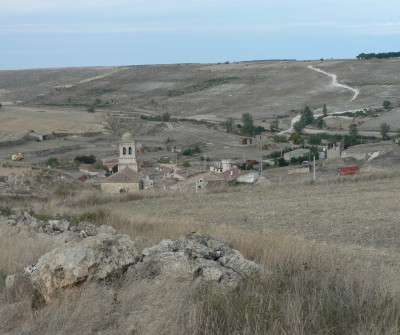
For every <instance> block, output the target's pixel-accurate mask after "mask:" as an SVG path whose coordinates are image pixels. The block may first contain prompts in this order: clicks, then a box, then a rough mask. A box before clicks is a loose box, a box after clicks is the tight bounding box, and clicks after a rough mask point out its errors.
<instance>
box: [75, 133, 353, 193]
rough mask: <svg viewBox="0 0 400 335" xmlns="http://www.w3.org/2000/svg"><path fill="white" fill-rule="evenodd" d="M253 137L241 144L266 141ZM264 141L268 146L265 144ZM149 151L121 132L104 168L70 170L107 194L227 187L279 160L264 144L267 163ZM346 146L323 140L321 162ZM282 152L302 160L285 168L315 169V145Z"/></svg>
mask: <svg viewBox="0 0 400 335" xmlns="http://www.w3.org/2000/svg"><path fill="white" fill-rule="evenodd" d="M253 140H255V139H253V138H244V137H240V138H239V144H240V145H247V146H255V147H256V148H257V149H258V150H260V148H261V146H260V144H259V143H253ZM254 142H256V141H254ZM263 147H264V149H266V148H267V146H266V145H265V144H264V145H263ZM157 150H162V148H157ZM175 150H176V149H175ZM144 152H145V150H144V147H141V148H140V149H138V148H137V144H136V140H135V139H134V137H133V135H132V134H131V133H129V132H127V133H125V134H124V135H123V136H122V137H121V140H120V143H119V157H118V158H115V159H104V160H103V161H102V163H100V167H102V168H99V164H98V163H96V164H94V163H92V164H80V165H79V167H78V169H79V170H78V171H72V172H71V171H70V172H69V174H70V176H71V177H72V178H74V179H77V180H79V181H82V182H86V183H91V184H99V185H100V188H101V191H102V192H104V193H106V194H114V195H115V194H123V193H132V192H136V191H141V190H148V191H158V190H162V191H172V192H196V193H197V192H200V191H203V190H205V189H215V188H218V187H226V186H230V185H234V184H236V183H247V184H253V183H256V182H263V181H265V179H266V178H265V176H264V175H265V174H266V173H268V172H267V171H264V175H263V170H262V166H264V167H265V166H267V167H269V166H273V165H274V164H275V165H276V161H275V162H274V160H272V159H268V158H267V157H265V159H263V157H262V150H260V155H261V159H262V162H263V164H260V161H257V160H255V159H248V160H247V161H246V162H245V163H244V164H240V163H239V162H238V160H233V159H222V160H220V161H208V160H206V159H203V160H204V163H203V162H200V163H198V164H194V165H193V166H192V165H191V163H190V162H189V161H188V160H183V161H182V163H181V164H179V165H178V164H177V161H175V162H173V161H171V160H169V159H168V157H164V158H163V157H162V158H161V159H159V161H157V163H156V164H154V163H151V162H148V161H145V160H142V159H140V154H141V153H144ZM341 152H342V147H341V146H340V144H339V145H335V143H329V144H327V146H323V147H322V151H321V152H319V153H318V164H319V165H321V162H322V161H325V162H329V161H334V160H335V159H338V158H340V156H341ZM176 157H178V155H176ZM282 157H283V159H284V160H285V161H287V162H289V163H290V162H293V161H296V162H298V161H300V164H292V165H289V166H288V168H285V171H287V172H286V173H288V174H289V175H291V174H307V173H309V172H311V171H313V169H314V167H313V165H312V162H311V159H310V157H311V151H310V149H304V148H298V149H294V150H291V151H287V152H284V153H283V151H282V150H281V158H282ZM314 164H315V162H314ZM239 166H240V167H241V168H239ZM257 166H258V169H257ZM314 166H315V165H314ZM104 167H105V168H104ZM243 168H244V169H243ZM346 169H347V170H346ZM342 170H343V171H344V172H343V171H342ZM348 170H349V169H348V168H339V170H338V173H339V174H340V175H343V174H354V173H356V172H357V171H358V167H357V166H355V167H352V168H350V170H349V171H350V172H349V171H348Z"/></svg>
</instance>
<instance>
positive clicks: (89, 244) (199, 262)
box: [0, 212, 265, 302]
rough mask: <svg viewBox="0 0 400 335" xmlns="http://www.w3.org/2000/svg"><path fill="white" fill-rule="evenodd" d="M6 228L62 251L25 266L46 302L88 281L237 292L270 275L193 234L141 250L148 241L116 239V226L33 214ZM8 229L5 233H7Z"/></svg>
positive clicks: (6, 220) (9, 220) (13, 218)
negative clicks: (36, 236) (180, 285)
mask: <svg viewBox="0 0 400 335" xmlns="http://www.w3.org/2000/svg"><path fill="white" fill-rule="evenodd" d="M0 224H5V225H6V226H5V227H6V228H7V227H8V228H10V229H11V230H15V231H16V232H17V233H18V232H20V233H22V231H23V232H24V233H25V234H40V235H42V236H46V238H48V239H51V240H52V241H54V242H55V244H56V245H58V247H57V248H56V249H53V250H52V251H50V252H48V253H46V254H44V255H43V256H42V257H40V259H39V260H38V262H37V263H36V264H35V265H31V266H28V267H26V268H25V274H24V275H25V278H26V277H27V278H28V279H29V280H30V282H31V284H32V286H33V287H34V288H35V291H36V293H38V294H39V295H40V296H41V297H42V298H43V299H44V301H46V302H49V301H50V300H51V299H52V298H53V297H55V296H56V295H57V294H58V292H60V291H62V290H64V289H66V288H72V287H74V286H77V285H79V284H81V283H83V282H86V281H98V280H104V279H108V278H111V277H113V276H114V275H118V276H119V277H123V278H124V280H125V282H126V283H132V285H135V283H137V282H138V281H143V280H144V281H157V282H160V281H163V280H167V279H172V280H176V281H184V282H194V283H212V284H215V285H218V286H219V287H220V288H221V289H228V290H230V289H234V288H237V287H240V286H241V285H243V284H244V282H245V279H246V278H248V277H254V276H258V275H259V274H260V273H261V271H265V270H264V269H262V268H261V266H260V265H258V264H256V263H255V262H253V261H249V260H246V259H245V258H244V257H243V255H242V254H241V253H240V252H239V251H237V250H234V249H231V248H229V247H228V246H227V245H225V244H224V243H222V242H221V241H218V240H216V239H214V238H212V237H211V236H209V235H203V234H200V233H190V234H186V235H183V236H181V237H180V238H179V239H178V240H176V241H172V240H163V241H161V242H160V243H159V244H157V245H155V246H153V247H150V248H146V249H144V250H143V251H142V252H138V250H137V247H136V245H138V244H141V243H140V241H141V240H143V238H140V237H137V238H135V240H131V239H130V237H129V236H127V235H116V231H115V229H114V228H113V227H111V226H100V227H98V226H95V225H93V224H90V223H87V222H81V223H79V224H78V225H77V226H76V225H72V224H71V223H70V222H69V221H67V220H48V221H47V222H45V221H41V220H38V219H36V218H34V217H33V216H31V215H30V214H29V213H28V212H22V213H21V214H18V215H16V214H11V215H8V216H7V217H6V216H1V215H0ZM3 230H4V229H3ZM16 278H21V277H20V274H16V276H14V275H11V276H9V277H8V278H7V279H6V284H7V285H5V286H6V289H8V290H10V289H11V288H12V287H15V285H16V284H15V283H16Z"/></svg>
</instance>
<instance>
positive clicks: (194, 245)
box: [127, 233, 262, 289]
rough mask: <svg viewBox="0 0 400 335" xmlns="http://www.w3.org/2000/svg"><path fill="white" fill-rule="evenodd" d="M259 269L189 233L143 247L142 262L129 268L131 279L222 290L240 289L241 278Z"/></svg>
mask: <svg viewBox="0 0 400 335" xmlns="http://www.w3.org/2000/svg"><path fill="white" fill-rule="evenodd" d="M261 270H262V269H261V266H260V265H258V264H256V263H255V262H253V261H249V260H246V259H245V258H244V257H243V255H242V254H241V253H240V252H239V251H237V250H234V249H231V248H229V247H228V246H227V245H225V244H224V243H222V242H220V241H218V240H216V239H214V238H212V237H211V236H209V235H203V234H199V233H190V234H187V235H184V236H182V237H180V238H179V239H178V240H177V241H172V240H163V241H161V242H160V243H159V244H157V245H155V246H153V247H150V248H146V249H144V250H143V251H142V253H141V260H140V261H139V262H138V263H136V264H134V265H132V266H130V267H129V269H128V272H127V277H128V278H129V279H131V280H143V279H146V280H154V279H157V280H162V279H164V278H172V279H174V280H184V281H200V282H210V283H215V284H217V285H220V286H221V287H222V288H228V289H233V288H236V287H238V286H241V285H242V284H243V283H244V279H245V278H247V277H254V276H257V275H259V274H260V272H261Z"/></svg>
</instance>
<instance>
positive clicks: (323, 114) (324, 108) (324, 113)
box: [322, 104, 328, 117]
mask: <svg viewBox="0 0 400 335" xmlns="http://www.w3.org/2000/svg"><path fill="white" fill-rule="evenodd" d="M322 116H323V117H327V116H328V109H327V108H326V104H324V107H322Z"/></svg>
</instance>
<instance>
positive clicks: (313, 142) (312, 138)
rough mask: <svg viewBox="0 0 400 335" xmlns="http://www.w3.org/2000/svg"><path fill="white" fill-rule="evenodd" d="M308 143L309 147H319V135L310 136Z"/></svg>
mask: <svg viewBox="0 0 400 335" xmlns="http://www.w3.org/2000/svg"><path fill="white" fill-rule="evenodd" d="M308 143H310V144H311V145H320V144H321V136H319V135H310V137H309V138H308Z"/></svg>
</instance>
